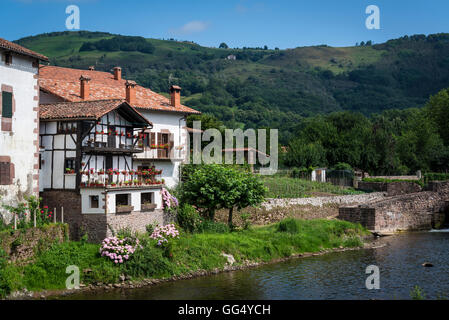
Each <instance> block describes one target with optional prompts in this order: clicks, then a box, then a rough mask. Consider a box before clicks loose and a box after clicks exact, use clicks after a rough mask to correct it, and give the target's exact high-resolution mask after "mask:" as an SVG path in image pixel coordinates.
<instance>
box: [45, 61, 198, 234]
mask: <svg viewBox="0 0 449 320" xmlns="http://www.w3.org/2000/svg"><path fill="white" fill-rule="evenodd" d="M39 83H40V105H41V113H40V117H41V122H42V123H41V126H40V135H41V143H40V146H41V154H42V159H43V165H42V170H41V187H40V191H41V196H42V197H43V200H44V204H47V205H48V206H49V207H50V208H55V207H58V206H60V205H61V204H64V215H65V216H67V218H68V219H69V220H70V221H69V223H70V225H71V232H72V231H73V232H77V231H79V230H80V229H85V230H89V232H90V236H91V240H101V239H102V237H104V236H106V235H110V233H111V232H112V231H113V230H110V229H111V227H112V228H115V229H116V230H117V229H119V228H121V227H129V228H131V229H133V230H135V231H145V226H146V225H148V224H149V223H150V222H152V221H156V222H158V223H164V222H165V220H166V219H167V217H166V216H165V215H164V214H163V212H162V197H161V192H160V191H161V188H162V187H164V186H168V187H173V186H175V185H176V184H177V183H178V181H179V166H180V163H181V161H182V160H184V159H185V155H186V145H187V136H188V134H187V132H186V130H185V126H186V116H187V115H188V114H193V113H199V112H198V111H196V110H193V109H190V108H188V107H186V106H183V105H181V103H180V95H181V94H180V91H181V88H179V87H177V86H172V87H171V88H170V95H171V99H170V100H169V99H167V98H165V97H164V96H161V95H159V94H156V93H155V92H153V91H151V90H150V89H147V88H144V87H141V86H138V85H137V84H136V83H135V82H133V81H127V80H124V79H122V76H121V69H120V68H114V72H113V73H107V72H99V71H94V70H93V68H90V69H89V70H79V69H69V68H60V67H53V66H41V68H40V76H39ZM111 134H112V136H111ZM77 137H81V139H78V138H77ZM108 170H110V171H109V172H108ZM155 173H157V174H156V175H155ZM131 174H132V175H131ZM136 174H138V175H137V177H136ZM147 175H149V176H147ZM149 179H150V180H151V181H149V182H148V183H147V180H149ZM135 180H137V181H135ZM139 181H140V182H139ZM130 182H131V184H130ZM148 207H151V208H150V209H151V210H150V211H151V212H150V213H148V212H149V210H147V209H148ZM67 208H70V209H69V210H70V211H71V213H68V212H67ZM116 230H115V231H116ZM75 237H76V236H75Z"/></svg>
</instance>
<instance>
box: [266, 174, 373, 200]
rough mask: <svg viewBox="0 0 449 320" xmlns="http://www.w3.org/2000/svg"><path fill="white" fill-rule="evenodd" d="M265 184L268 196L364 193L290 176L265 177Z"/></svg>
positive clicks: (292, 196)
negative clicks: (313, 193)
mask: <svg viewBox="0 0 449 320" xmlns="http://www.w3.org/2000/svg"><path fill="white" fill-rule="evenodd" d="M263 181H264V184H265V186H266V187H267V188H268V193H267V197H268V198H306V197H310V196H311V193H312V192H323V193H331V194H335V195H348V194H362V193H364V192H362V191H357V190H355V189H354V188H348V187H339V186H335V185H333V184H331V183H322V182H315V181H308V180H303V179H297V178H290V177H281V176H274V177H264V178H263Z"/></svg>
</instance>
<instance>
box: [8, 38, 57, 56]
mask: <svg viewBox="0 0 449 320" xmlns="http://www.w3.org/2000/svg"><path fill="white" fill-rule="evenodd" d="M0 48H2V49H6V50H9V51H13V52H16V53H19V54H23V55H25V56H29V57H33V58H37V59H39V60H43V61H48V58H47V57H46V56H44V55H42V54H39V53H37V52H34V51H31V50H29V49H27V48H24V47H22V46H20V45H18V44H16V43H14V42H11V41H8V40H5V39H3V38H0Z"/></svg>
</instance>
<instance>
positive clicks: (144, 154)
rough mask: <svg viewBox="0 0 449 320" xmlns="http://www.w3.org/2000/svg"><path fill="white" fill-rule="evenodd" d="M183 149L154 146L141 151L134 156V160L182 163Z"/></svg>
mask: <svg viewBox="0 0 449 320" xmlns="http://www.w3.org/2000/svg"><path fill="white" fill-rule="evenodd" d="M181 153H182V148H180V147H176V148H173V147H171V148H170V146H168V145H163V146H152V147H145V148H144V149H141V152H139V153H137V152H136V154H134V155H133V157H134V159H137V160H158V161H171V160H174V161H180V160H182V159H183V158H182V157H181Z"/></svg>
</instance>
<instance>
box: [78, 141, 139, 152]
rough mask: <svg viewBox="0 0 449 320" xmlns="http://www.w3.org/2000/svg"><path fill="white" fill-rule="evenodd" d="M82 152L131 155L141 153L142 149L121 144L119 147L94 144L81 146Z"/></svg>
mask: <svg viewBox="0 0 449 320" xmlns="http://www.w3.org/2000/svg"><path fill="white" fill-rule="evenodd" d="M83 152H84V153H86V154H133V153H141V152H143V149H142V148H139V147H136V146H133V145H124V144H121V145H119V147H118V148H117V147H110V146H107V144H106V143H95V144H91V145H87V146H83Z"/></svg>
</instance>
